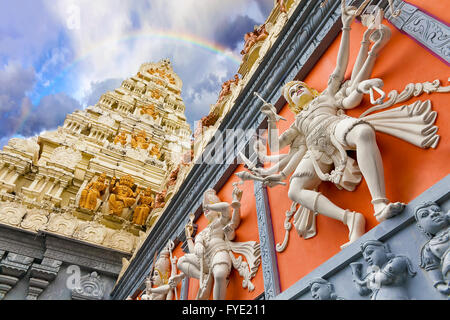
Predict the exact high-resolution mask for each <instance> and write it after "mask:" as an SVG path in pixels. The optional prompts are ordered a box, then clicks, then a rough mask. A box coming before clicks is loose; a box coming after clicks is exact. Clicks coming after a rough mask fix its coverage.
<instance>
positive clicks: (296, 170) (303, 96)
mask: <svg viewBox="0 0 450 320" xmlns="http://www.w3.org/2000/svg"><path fill="white" fill-rule="evenodd" d="M366 2H367V1H366ZM361 11H362V10H361V8H360V9H356V8H355V7H347V6H346V4H345V1H344V0H342V24H343V28H342V39H341V43H340V48H339V53H338V57H337V65H336V68H335V70H334V72H333V73H332V74H331V76H330V78H329V81H328V87H327V88H326V89H325V90H324V91H323V92H322V93H319V92H318V91H316V90H314V89H313V88H311V87H309V86H308V85H307V84H306V83H304V82H301V81H291V82H289V83H287V84H286V85H285V86H284V88H283V90H282V93H283V95H284V97H285V99H286V100H287V102H288V104H289V108H290V110H291V111H292V112H293V113H294V114H295V115H296V117H295V121H294V123H292V125H291V126H290V127H289V129H287V130H286V131H285V132H284V133H283V134H282V135H281V136H280V137H278V130H277V126H276V122H277V121H278V120H279V119H283V118H282V117H280V116H279V115H277V113H276V109H275V108H274V106H273V105H271V104H269V103H267V102H265V103H264V104H263V106H262V108H261V111H262V112H263V113H264V114H265V115H267V117H268V142H269V147H270V150H271V152H272V153H273V154H276V153H278V151H279V150H281V149H282V148H284V147H286V146H290V151H289V154H284V155H275V156H271V157H270V158H271V159H269V160H270V161H274V162H277V164H276V165H275V166H273V167H271V168H269V169H256V168H254V169H252V168H250V170H252V171H253V173H254V174H255V175H256V176H252V175H250V174H248V173H247V175H245V174H241V175H243V176H244V177H245V178H247V179H253V180H260V181H263V182H264V183H265V184H266V185H269V186H273V185H275V184H280V183H281V182H282V181H283V180H285V179H286V178H287V177H288V176H289V175H290V174H292V173H293V174H292V176H291V178H290V185H289V193H288V196H289V198H290V199H291V200H292V201H293V202H295V203H298V204H300V205H301V206H302V207H304V208H306V209H307V210H309V211H311V212H317V213H319V214H322V215H325V216H327V217H330V218H333V219H336V220H338V221H341V222H342V223H344V224H345V225H346V226H347V227H348V229H349V241H348V242H347V243H346V244H344V245H343V246H342V248H344V247H346V246H348V245H349V244H351V243H352V242H354V241H355V240H356V239H358V238H359V237H360V236H361V235H363V234H364V232H365V218H364V216H363V215H362V214H361V213H358V212H353V211H350V210H345V209H342V208H340V207H338V206H336V205H335V204H334V203H332V202H331V201H330V200H329V199H328V198H326V197H325V196H324V195H322V194H321V193H320V192H318V191H317V188H318V187H319V185H320V184H321V182H322V181H331V182H333V183H334V184H335V185H336V186H337V187H338V188H339V189H346V190H348V191H353V190H354V189H355V188H356V186H357V185H358V184H359V183H360V181H361V178H362V177H364V178H365V180H366V183H367V186H368V189H369V192H370V195H371V197H372V202H371V203H372V205H373V209H374V215H375V217H376V219H377V220H378V221H379V222H382V221H384V220H386V219H388V218H391V217H393V216H395V215H397V214H399V213H400V212H401V211H403V209H404V204H403V203H400V202H391V201H389V200H388V199H387V197H386V191H385V181H384V170H383V162H382V159H381V154H380V151H379V149H378V146H377V142H376V135H375V131H376V130H379V131H383V132H385V133H388V134H391V135H394V136H396V137H399V138H400V139H403V140H406V141H408V142H411V143H413V144H415V145H417V146H419V147H423V148H426V147H430V144H431V142H433V143H434V142H435V141H437V140H438V136H436V135H435V132H436V130H437V128H436V127H432V125H433V123H434V121H435V118H436V115H435V112H431V111H430V110H431V107H430V106H429V105H428V104H427V103H425V104H423V105H426V106H425V107H423V105H422V104H420V102H417V103H416V104H414V105H413V106H407V107H405V106H403V107H398V108H396V109H391V110H388V111H384V112H379V113H377V114H375V115H369V116H365V117H360V118H353V117H350V116H347V115H346V114H345V110H347V109H353V108H355V107H357V106H359V105H360V103H361V101H362V100H363V97H364V95H365V94H370V98H371V102H372V103H373V104H377V105H379V104H381V103H383V100H384V98H385V94H384V92H383V91H382V90H381V88H382V87H383V81H382V80H381V79H370V75H371V73H372V70H373V67H374V65H375V60H376V59H377V57H378V55H379V53H380V51H381V49H382V48H383V47H384V46H385V45H386V44H387V43H388V41H389V39H390V36H391V32H390V29H389V28H388V27H387V26H385V25H383V24H382V23H381V22H382V19H383V16H384V12H383V10H381V9H378V11H377V12H376V14H374V15H373V16H372V18H371V19H366V21H370V24H368V25H367V30H366V31H365V33H364V35H363V40H362V44H361V48H360V51H359V54H358V56H357V59H356V62H355V65H354V67H353V72H352V75H351V78H350V79H349V80H347V81H345V79H344V76H345V72H346V69H347V66H348V63H349V53H350V48H349V41H350V30H351V25H352V23H353V21H354V20H355V17H356V16H357V15H359V14H360V13H361ZM371 44H372V46H371ZM374 92H378V93H379V94H380V97H379V98H378V99H376V100H375V98H374V96H375V93H374ZM255 95H257V94H256V93H255ZM427 128H428V129H430V128H435V129H436V130H434V129H433V130H426V129H427ZM433 147H434V146H433ZM349 150H353V151H356V157H357V159H358V162H357V163H356V161H355V160H354V159H353V158H352V157H351V156H349V155H348V154H347V151H349Z"/></svg>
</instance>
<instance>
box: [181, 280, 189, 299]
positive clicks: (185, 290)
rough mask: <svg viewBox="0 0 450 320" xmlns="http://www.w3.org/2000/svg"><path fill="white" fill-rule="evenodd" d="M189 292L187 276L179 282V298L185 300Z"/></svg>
mask: <svg viewBox="0 0 450 320" xmlns="http://www.w3.org/2000/svg"><path fill="white" fill-rule="evenodd" d="M188 294H189V278H188V277H185V278H184V279H183V280H182V282H181V291H180V300H187V299H188Z"/></svg>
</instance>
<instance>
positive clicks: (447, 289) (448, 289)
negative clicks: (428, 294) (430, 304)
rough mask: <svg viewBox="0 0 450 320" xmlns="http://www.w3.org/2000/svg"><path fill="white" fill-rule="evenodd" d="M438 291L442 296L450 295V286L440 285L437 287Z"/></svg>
mask: <svg viewBox="0 0 450 320" xmlns="http://www.w3.org/2000/svg"><path fill="white" fill-rule="evenodd" d="M436 289H437V290H438V291H439V292H440V293H442V294H445V295H449V294H450V286H449V285H448V284H446V283H439V284H438V285H436Z"/></svg>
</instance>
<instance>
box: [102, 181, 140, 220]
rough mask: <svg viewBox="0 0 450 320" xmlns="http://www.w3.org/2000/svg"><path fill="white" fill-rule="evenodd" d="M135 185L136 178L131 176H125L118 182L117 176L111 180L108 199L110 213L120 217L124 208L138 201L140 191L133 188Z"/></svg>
mask: <svg viewBox="0 0 450 320" xmlns="http://www.w3.org/2000/svg"><path fill="white" fill-rule="evenodd" d="M133 185H134V179H133V178H132V177H131V176H130V175H127V176H124V177H122V178H120V180H119V181H118V182H116V177H114V178H113V179H112V181H111V190H110V192H111V195H110V197H109V200H108V204H109V213H110V214H112V215H115V216H118V217H120V216H121V215H122V212H123V209H125V208H129V207H131V206H132V205H133V204H134V203H135V202H136V196H137V194H138V192H133V190H132V189H131V188H132V187H133Z"/></svg>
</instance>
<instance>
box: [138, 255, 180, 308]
mask: <svg viewBox="0 0 450 320" xmlns="http://www.w3.org/2000/svg"><path fill="white" fill-rule="evenodd" d="M172 249H173V246H172V248H164V249H163V251H162V252H161V253H160V255H159V258H158V260H157V261H156V263H155V265H154V268H152V271H151V277H149V278H148V279H147V280H146V282H145V285H146V289H145V294H143V295H142V297H141V300H173V297H174V294H175V300H177V299H178V295H177V293H176V290H177V289H176V288H177V285H178V284H179V283H180V281H181V280H183V278H184V277H185V275H184V274H183V273H181V274H177V269H176V263H177V257H173V256H172Z"/></svg>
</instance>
